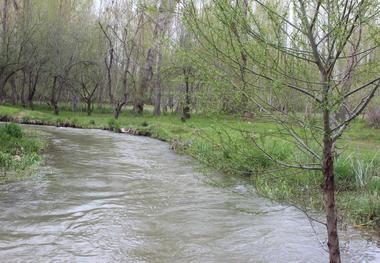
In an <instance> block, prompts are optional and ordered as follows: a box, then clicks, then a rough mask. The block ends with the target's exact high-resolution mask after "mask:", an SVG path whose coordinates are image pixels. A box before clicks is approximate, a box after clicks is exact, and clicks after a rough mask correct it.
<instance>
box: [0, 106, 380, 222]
mask: <svg viewBox="0 0 380 263" xmlns="http://www.w3.org/2000/svg"><path fill="white" fill-rule="evenodd" d="M0 120H2V121H12V122H18V123H24V124H35V125H52V126H61V127H74V128H90V129H107V130H114V131H119V132H125V133H129V134H134V135H143V136H149V137H152V138H157V139H160V140H163V141H167V142H170V143H171V145H172V148H173V149H174V150H176V151H179V152H183V153H186V154H189V155H191V156H193V157H194V158H196V159H197V160H199V161H201V162H203V163H205V164H206V165H207V166H208V167H211V168H213V169H216V170H219V171H221V172H223V173H225V174H228V175H237V176H245V177H248V178H249V179H250V181H251V182H252V184H253V185H254V186H255V187H256V189H257V191H258V192H259V193H260V194H261V195H263V196H265V197H268V198H270V199H275V200H278V201H285V202H288V203H294V204H297V205H298V206H300V207H301V208H302V209H306V210H307V209H311V210H317V211H322V210H323V202H322V201H323V198H322V193H321V191H320V184H321V182H322V177H321V175H320V174H319V173H315V172H303V171H302V172H299V171H298V170H289V169H280V167H277V166H276V165H274V164H273V163H271V162H270V161H268V159H267V158H266V157H265V156H263V154H262V153H261V152H260V151H259V150H257V149H256V148H255V147H254V145H253V143H252V142H251V141H250V140H249V136H244V134H246V133H247V132H249V133H250V134H254V135H255V136H260V135H263V134H266V135H267V134H275V132H276V127H275V126H274V125H273V124H271V123H267V122H264V121H262V120H260V119H252V120H248V121H247V120H243V119H241V118H237V117H231V116H216V115H210V116H202V115H194V116H192V118H191V119H190V120H188V121H186V122H182V121H181V120H180V118H179V117H178V116H177V115H175V114H168V115H163V116H160V117H154V116H152V115H151V114H150V113H147V114H145V115H143V116H135V115H133V113H132V112H131V111H128V110H127V111H125V112H124V113H123V114H122V116H120V118H119V120H114V119H113V118H112V117H111V115H110V114H109V113H108V112H100V111H95V112H94V113H93V115H92V116H87V115H86V113H84V112H83V113H81V112H76V113H72V112H69V111H64V110H63V111H61V114H60V115H59V116H56V115H53V114H52V113H50V112H49V111H48V110H47V109H45V108H37V110H35V111H31V110H25V109H22V108H16V107H7V106H0ZM271 138H273V136H272V137H271ZM265 143H266V144H267V146H268V148H270V149H272V150H271V151H272V152H271V153H272V154H275V155H276V156H278V158H280V159H282V160H287V158H290V157H289V156H292V158H302V156H301V155H299V156H295V155H297V154H299V153H298V152H297V151H295V149H294V148H292V147H291V145H289V144H287V143H282V142H281V141H279V140H275V139H268V140H267V141H266V142H265ZM339 146H345V151H344V152H343V153H342V155H341V156H340V158H339V159H338V160H337V161H336V174H337V186H338V192H337V203H338V207H339V210H340V215H341V221H342V222H345V223H350V224H353V225H356V226H358V227H369V228H372V227H373V228H378V227H379V226H380V177H379V175H380V168H379V167H380V155H378V154H377V152H378V151H379V149H380V134H379V132H378V130H374V129H370V128H367V127H366V126H365V123H364V122H360V121H359V122H356V123H354V124H353V125H352V128H351V129H350V130H349V131H348V133H347V135H346V136H345V137H344V138H343V139H342V141H341V142H340V145H339Z"/></svg>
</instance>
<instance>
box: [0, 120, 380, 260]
mask: <svg viewBox="0 0 380 263" xmlns="http://www.w3.org/2000/svg"><path fill="white" fill-rule="evenodd" d="M34 129H39V130H42V131H44V132H46V133H47V134H48V140H49V141H50V146H49V148H48V149H47V152H46V156H45V158H46V165H45V166H44V167H42V168H41V169H40V171H39V172H38V174H37V175H36V176H32V177H30V178H28V179H25V180H21V181H17V182H11V183H6V184H2V185H0V261H1V262H168V263H169V262H170V263H171V262H218V263H219V262H327V261H328V255H327V253H326V252H325V251H324V249H323V247H322V246H321V244H320V242H324V237H325V229H324V228H322V227H321V226H318V225H315V228H314V229H313V228H312V227H311V224H310V222H309V220H308V219H307V217H306V216H305V215H304V214H303V213H302V212H300V211H298V210H297V209H295V208H294V207H291V206H286V205H282V204H277V203H273V202H270V201H269V200H267V199H264V198H261V197H259V196H257V195H256V194H254V193H253V192H252V191H251V190H250V187H249V185H248V184H247V183H246V182H245V181H244V180H242V179H236V178H235V179H228V180H229V181H228V184H225V183H223V186H224V187H220V186H215V183H214V182H215V180H216V181H218V180H219V181H222V182H224V180H227V178H226V177H223V176H221V175H217V174H209V175H205V174H204V173H203V172H200V170H199V165H197V163H196V162H194V161H193V160H191V159H190V158H188V157H186V156H183V155H178V154H175V153H174V152H173V151H171V150H170V147H169V145H168V144H166V143H163V142H160V141H157V140H154V139H150V138H145V137H135V136H129V135H123V134H116V133H111V132H107V131H100V130H79V129H63V128H52V127H38V128H37V127H35V128H34ZM340 233H341V243H342V253H343V256H342V257H343V260H344V262H380V243H379V242H378V241H375V240H372V241H371V240H369V238H368V237H365V236H363V235H362V234H360V233H358V232H357V231H355V230H352V229H348V230H342V231H341V232H340Z"/></svg>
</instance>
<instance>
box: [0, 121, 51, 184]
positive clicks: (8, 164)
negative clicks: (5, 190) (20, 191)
mask: <svg viewBox="0 0 380 263" xmlns="http://www.w3.org/2000/svg"><path fill="white" fill-rule="evenodd" d="M43 147H44V143H43V142H42V141H41V140H40V139H38V136H36V135H35V134H33V133H32V132H31V131H25V130H23V129H22V128H21V127H20V126H19V125H16V124H13V123H11V124H1V125H0V177H1V178H0V180H14V179H17V178H19V177H24V176H27V175H29V174H30V173H32V172H33V171H34V170H35V168H37V166H38V164H39V163H40V162H41V155H40V153H41V151H42V149H43Z"/></svg>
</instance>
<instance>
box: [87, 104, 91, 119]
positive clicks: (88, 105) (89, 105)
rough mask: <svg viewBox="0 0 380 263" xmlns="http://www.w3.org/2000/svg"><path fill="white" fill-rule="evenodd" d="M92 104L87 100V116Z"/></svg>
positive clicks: (89, 114)
mask: <svg viewBox="0 0 380 263" xmlns="http://www.w3.org/2000/svg"><path fill="white" fill-rule="evenodd" d="M91 106H92V103H91V100H87V116H91V113H92V107H91Z"/></svg>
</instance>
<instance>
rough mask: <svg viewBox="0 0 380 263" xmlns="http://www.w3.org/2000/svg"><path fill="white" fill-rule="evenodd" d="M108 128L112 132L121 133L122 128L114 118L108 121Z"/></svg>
mask: <svg viewBox="0 0 380 263" xmlns="http://www.w3.org/2000/svg"><path fill="white" fill-rule="evenodd" d="M108 128H109V129H110V130H111V131H115V132H117V131H119V130H120V128H121V125H120V122H119V121H118V120H116V119H114V118H112V119H109V120H108Z"/></svg>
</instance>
